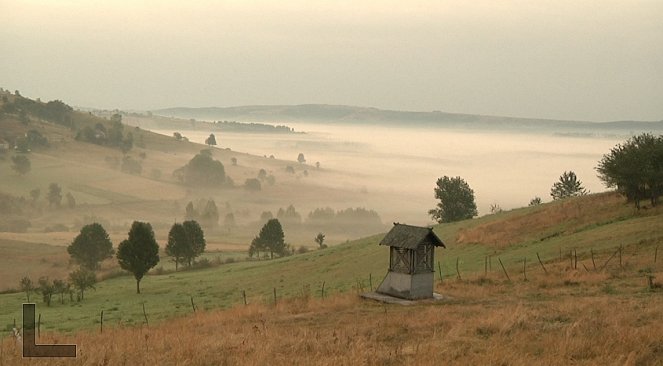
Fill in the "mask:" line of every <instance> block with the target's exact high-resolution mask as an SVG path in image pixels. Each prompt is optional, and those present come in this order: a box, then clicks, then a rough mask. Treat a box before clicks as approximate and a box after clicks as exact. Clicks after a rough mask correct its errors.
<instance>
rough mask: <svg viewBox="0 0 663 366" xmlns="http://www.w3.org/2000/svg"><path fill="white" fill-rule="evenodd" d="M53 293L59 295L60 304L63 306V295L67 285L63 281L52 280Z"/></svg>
mask: <svg viewBox="0 0 663 366" xmlns="http://www.w3.org/2000/svg"><path fill="white" fill-rule="evenodd" d="M53 292H54V293H55V294H56V295H60V304H64V293H65V292H67V283H66V282H65V281H63V280H53Z"/></svg>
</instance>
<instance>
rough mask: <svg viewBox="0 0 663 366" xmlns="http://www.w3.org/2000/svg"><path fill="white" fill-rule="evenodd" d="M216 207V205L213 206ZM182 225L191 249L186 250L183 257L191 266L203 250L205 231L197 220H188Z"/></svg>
mask: <svg viewBox="0 0 663 366" xmlns="http://www.w3.org/2000/svg"><path fill="white" fill-rule="evenodd" d="M215 207H216V206H215ZM182 226H183V227H184V232H185V233H186V237H187V240H188V243H189V246H190V247H191V250H190V251H188V252H187V254H188V256H187V257H186V258H185V259H186V261H187V264H188V265H189V266H191V264H192V263H193V260H194V259H195V258H196V257H198V256H200V255H201V254H203V253H204V252H205V246H206V244H207V243H206V242H205V233H204V232H203V229H202V228H201V227H200V225H199V224H198V222H197V221H195V220H188V221H184V222H183V223H182Z"/></svg>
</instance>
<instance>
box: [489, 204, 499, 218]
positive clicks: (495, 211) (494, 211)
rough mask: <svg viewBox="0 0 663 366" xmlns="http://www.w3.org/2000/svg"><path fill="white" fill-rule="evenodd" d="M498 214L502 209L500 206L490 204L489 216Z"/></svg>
mask: <svg viewBox="0 0 663 366" xmlns="http://www.w3.org/2000/svg"><path fill="white" fill-rule="evenodd" d="M500 212H502V207H501V206H500V204H499V203H492V204H491V205H490V213H491V214H493V215H494V214H498V213H500Z"/></svg>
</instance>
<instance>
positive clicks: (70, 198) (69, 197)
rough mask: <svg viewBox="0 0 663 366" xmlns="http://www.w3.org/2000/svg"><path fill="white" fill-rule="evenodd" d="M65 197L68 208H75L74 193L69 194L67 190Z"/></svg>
mask: <svg viewBox="0 0 663 366" xmlns="http://www.w3.org/2000/svg"><path fill="white" fill-rule="evenodd" d="M65 198H66V199H67V207H69V208H75V207H76V199H75V198H74V195H73V194H71V192H67V195H66V196H65Z"/></svg>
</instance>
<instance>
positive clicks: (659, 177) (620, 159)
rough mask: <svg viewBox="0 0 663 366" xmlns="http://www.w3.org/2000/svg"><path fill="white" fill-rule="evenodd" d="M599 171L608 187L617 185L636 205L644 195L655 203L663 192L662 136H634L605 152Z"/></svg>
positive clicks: (628, 199)
mask: <svg viewBox="0 0 663 366" xmlns="http://www.w3.org/2000/svg"><path fill="white" fill-rule="evenodd" d="M596 170H597V172H598V173H599V178H600V179H601V180H602V181H603V183H604V184H605V185H606V186H607V187H608V188H616V189H617V191H618V192H620V193H621V194H623V195H624V196H626V199H627V201H629V202H633V203H634V204H635V207H636V208H640V201H641V200H643V199H645V198H649V200H650V202H651V204H652V206H656V205H657V204H658V198H659V197H660V196H661V194H663V135H659V136H654V135H651V134H648V133H644V134H641V135H637V136H633V137H631V138H630V139H628V140H627V141H626V142H624V143H623V144H618V145H617V146H615V147H613V148H612V149H611V150H610V153H608V154H606V155H603V158H602V159H601V160H600V161H599V164H598V166H597V167H596Z"/></svg>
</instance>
